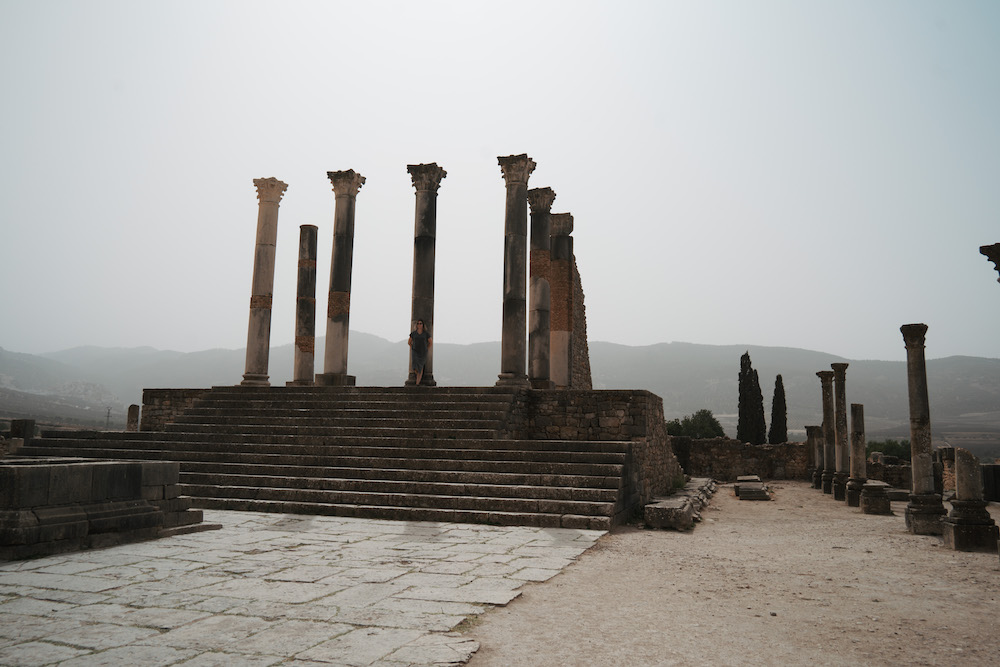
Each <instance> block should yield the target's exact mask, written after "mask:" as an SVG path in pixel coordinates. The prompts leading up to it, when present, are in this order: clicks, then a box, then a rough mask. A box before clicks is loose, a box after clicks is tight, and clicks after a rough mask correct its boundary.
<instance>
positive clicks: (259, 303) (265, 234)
mask: <svg viewBox="0 0 1000 667" xmlns="http://www.w3.org/2000/svg"><path fill="white" fill-rule="evenodd" d="M253 184H254V186H255V187H256V188H257V201H258V205H257V246H256V249H255V250H254V258H253V284H252V286H251V290H250V322H249V324H248V326H247V358H246V372H245V373H243V381H242V382H240V384H242V385H249V386H258V387H269V386H271V383H270V382H268V380H267V378H268V374H267V364H268V356H269V353H270V346H271V299H272V291H273V289H274V251H275V242H276V241H277V238H278V204H279V203H280V202H281V197H282V195H283V194H284V193H285V190H286V189H287V188H288V186H287V185H286V184H285V183H282V182H281V181H279V180H278V179H276V178H255V179H254V181H253Z"/></svg>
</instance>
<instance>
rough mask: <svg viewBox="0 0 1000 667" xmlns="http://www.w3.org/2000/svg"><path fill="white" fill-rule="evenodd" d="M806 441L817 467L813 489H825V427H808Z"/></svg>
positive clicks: (814, 473) (814, 472) (814, 470)
mask: <svg viewBox="0 0 1000 667" xmlns="http://www.w3.org/2000/svg"><path fill="white" fill-rule="evenodd" d="M806 441H807V443H808V444H807V446H808V447H809V451H810V452H812V456H813V463H815V464H816V467H815V468H814V469H813V476H812V482H813V488H814V489H822V488H823V427H822V426H806Z"/></svg>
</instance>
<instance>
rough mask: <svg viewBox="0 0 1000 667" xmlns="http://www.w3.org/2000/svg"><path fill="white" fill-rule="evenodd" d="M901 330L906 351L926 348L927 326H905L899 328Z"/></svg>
mask: <svg viewBox="0 0 1000 667" xmlns="http://www.w3.org/2000/svg"><path fill="white" fill-rule="evenodd" d="M899 330H900V331H901V332H902V333H903V343H905V344H906V349H908V350H909V349H910V348H923V347H924V337H925V336H926V335H927V325H926V324H904V325H903V326H901V327H899Z"/></svg>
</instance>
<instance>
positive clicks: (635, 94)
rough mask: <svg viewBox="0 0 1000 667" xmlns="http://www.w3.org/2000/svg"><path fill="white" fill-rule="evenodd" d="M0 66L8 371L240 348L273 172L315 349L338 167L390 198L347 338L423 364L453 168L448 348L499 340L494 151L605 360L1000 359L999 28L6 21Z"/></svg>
mask: <svg viewBox="0 0 1000 667" xmlns="http://www.w3.org/2000/svg"><path fill="white" fill-rule="evenodd" d="M0 62H2V63H3V64H2V68H0V91H2V99H3V104H2V106H0V211H2V213H0V248H2V255H0V346H2V347H3V348H5V349H7V350H11V351H16V352H30V353H41V352H49V351H56V350H60V349H64V348H68V347H74V346H77V345H100V346H109V347H132V346H143V345H150V346H153V347H157V348H161V349H174V350H181V351H195V350H202V349H207V348H214V347H225V348H240V347H243V346H244V345H245V344H246V330H247V317H248V312H249V310H248V308H249V300H250V280H251V269H252V264H253V247H254V242H255V227H256V218H257V199H256V193H255V189H254V187H253V184H252V180H253V179H254V178H259V177H269V176H274V177H277V178H279V179H281V180H283V181H285V182H286V183H288V190H287V192H286V193H285V197H284V199H283V201H282V203H281V208H280V213H279V238H278V246H277V251H278V258H277V268H276V276H275V290H274V312H273V319H272V344H284V343H288V342H291V341H292V339H293V335H294V302H295V279H296V269H295V266H296V261H297V241H298V233H299V229H298V228H299V225H301V224H315V225H318V226H319V229H320V250H319V255H320V261H319V267H318V275H319V278H318V286H317V292H318V294H319V296H320V298H319V299H318V301H319V302H320V304H323V303H324V302H325V297H324V295H325V294H326V290H327V288H328V283H329V263H330V253H331V244H332V233H333V232H332V226H333V211H334V195H333V192H332V189H331V187H330V184H329V181H328V180H327V177H326V172H327V171H329V170H341V169H355V170H357V171H359V172H360V173H361V174H363V175H364V176H365V177H366V178H367V183H366V184H365V186H364V188H363V189H362V190H361V193H360V194H359V196H358V200H357V214H356V215H357V217H356V236H355V241H354V273H353V288H352V298H351V328H352V329H354V330H358V331H365V332H370V333H373V334H377V335H379V336H382V337H385V338H388V339H390V340H402V339H403V338H405V337H406V334H407V333H408V325H409V317H410V295H411V271H412V252H413V250H412V248H413V205H414V191H413V188H412V186H411V184H410V179H409V176H408V174H407V172H406V165H407V164H408V163H419V162H437V163H438V164H439V165H441V166H442V167H444V168H445V169H446V170H447V171H448V176H447V178H446V179H445V180H444V181H443V183H442V186H441V189H440V192H439V197H438V239H437V289H436V311H435V320H436V326H435V331H434V335H435V340H436V341H438V342H453V343H470V342H479V341H488V340H499V338H500V325H501V312H502V275H503V274H502V271H503V248H504V241H503V233H504V230H503V216H504V197H505V191H504V183H503V179H502V178H501V173H500V169H499V167H498V165H497V156H499V155H509V154H515V153H523V152H526V153H528V154H529V155H531V156H532V157H533V158H534V159H535V161H536V162H537V163H538V167H537V169H536V170H535V172H534V174H533V175H532V176H531V180H530V181H529V187H542V186H550V187H552V188H553V189H554V190H555V191H556V193H557V197H556V201H555V205H554V207H553V211H554V212H564V211H569V212H571V213H573V215H574V217H575V224H576V231H575V232H574V237H575V238H576V242H575V243H576V255H577V260H578V263H579V266H580V270H581V272H582V276H583V283H584V289H585V291H586V305H587V315H588V326H589V331H590V338H591V340H603V341H612V342H617V343H624V344H629V345H644V344H651V343H657V342H669V341H687V342H694V343H708V344H754V345H775V346H789V347H802V348H808V349H813V350H820V351H825V352H829V353H832V354H837V355H842V356H845V357H848V358H852V359H903V358H905V354H904V349H903V343H902V337H901V335H900V333H899V327H900V325H902V324H905V323H908V322H926V323H927V324H928V325H929V326H930V330H929V332H928V337H927V355H928V357H932V358H933V357H942V356H949V355H954V354H965V355H975V356H986V357H1000V336H998V331H1000V307H998V306H1000V284H998V283H997V277H998V274H997V272H996V271H995V270H994V268H993V265H992V264H990V263H989V262H988V261H987V259H986V258H985V257H984V256H982V255H980V254H979V246H980V245H984V244H990V243H996V242H1000V122H998V119H1000V3H998V2H995V1H990V0H987V1H984V2H964V1H963V2H958V1H955V2H952V1H943V0H942V1H935V2H917V1H912V0H906V1H899V2H895V1H890V0H881V1H879V2H871V1H869V0H863V1H850V0H837V1H835V2H834V1H830V2H796V1H791V0H789V1H785V2H774V1H766V2H765V1H756V2H750V1H747V0H734V1H732V2H688V1H685V2H669V1H656V2H582V1H579V0H574V1H572V2H515V1H507V2H502V3H500V2H489V3H487V2H466V1H459V2H356V1H355V2H282V3H276V2H249V1H247V0H239V1H232V2H222V1H211V0H208V1H199V2H141V1H136V0H127V1H123V2H101V1H95V0H90V1H88V2H50V1H45V2H41V1H37V0H33V1H24V2H19V1H10V0H2V1H0ZM322 310H323V309H322V308H320V313H319V315H320V317H319V321H320V326H319V330H318V331H317V334H318V335H322V334H323V333H324V331H323V326H322V323H323V321H324V318H323V317H322V314H323V313H322ZM319 363H321V361H320V362H319ZM498 367H499V360H498Z"/></svg>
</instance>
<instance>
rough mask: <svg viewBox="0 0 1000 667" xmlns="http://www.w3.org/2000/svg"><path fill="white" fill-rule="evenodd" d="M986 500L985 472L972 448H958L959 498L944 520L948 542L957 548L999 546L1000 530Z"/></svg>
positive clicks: (944, 530)
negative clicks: (984, 490) (984, 495)
mask: <svg viewBox="0 0 1000 667" xmlns="http://www.w3.org/2000/svg"><path fill="white" fill-rule="evenodd" d="M986 505H987V502H986V501H985V500H983V473H982V469H981V467H980V465H979V460H978V459H977V458H976V457H975V456H974V455H973V454H972V453H971V452H969V451H968V450H965V449H961V448H956V449H955V498H954V499H953V500H952V501H951V512H950V513H949V514H948V516H947V518H945V519H944V520H943V521H942V529H943V537H944V544H945V546H946V547H948V548H950V549H955V550H957V551H988V552H992V551H995V550H996V549H997V541H998V540H1000V533H998V531H997V525H996V522H994V521H993V518H992V517H991V516H990V513H989V512H988V511H987V509H986Z"/></svg>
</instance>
